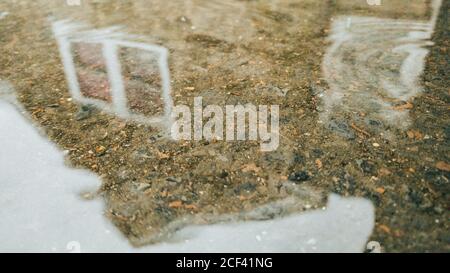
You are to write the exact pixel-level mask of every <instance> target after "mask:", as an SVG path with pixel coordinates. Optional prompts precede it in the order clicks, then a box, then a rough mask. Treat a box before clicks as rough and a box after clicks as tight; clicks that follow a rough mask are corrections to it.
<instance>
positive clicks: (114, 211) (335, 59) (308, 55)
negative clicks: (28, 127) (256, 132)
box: [0, 0, 450, 252]
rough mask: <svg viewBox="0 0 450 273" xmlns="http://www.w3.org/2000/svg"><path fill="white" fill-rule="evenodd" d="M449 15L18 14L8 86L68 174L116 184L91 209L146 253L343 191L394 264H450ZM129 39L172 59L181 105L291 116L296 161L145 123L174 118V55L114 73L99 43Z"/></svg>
mask: <svg viewBox="0 0 450 273" xmlns="http://www.w3.org/2000/svg"><path fill="white" fill-rule="evenodd" d="M438 2H439V1H408V3H407V4H405V3H404V1H390V2H389V3H386V4H384V3H383V4H382V5H381V6H379V7H378V6H370V5H367V4H366V3H365V1H351V0H337V1H312V0H311V1H310V0H304V1H289V0H284V1H281V0H280V1H227V2H225V3H223V1H171V2H167V1H153V2H152V4H151V5H150V4H149V3H148V1H82V4H81V5H80V6H69V5H66V4H64V3H62V4H61V3H58V4H56V3H54V2H50V1H34V2H32V3H30V2H28V1H5V2H2V3H1V4H0V11H5V12H7V13H2V15H0V18H1V19H0V53H1V54H0V79H1V80H2V81H8V82H9V84H10V85H11V88H9V89H8V90H15V94H16V97H17V101H18V102H19V104H20V105H21V106H22V107H24V109H25V110H26V113H27V115H28V116H29V117H31V119H32V120H33V121H35V123H36V124H37V126H38V127H39V128H42V129H43V130H44V131H45V134H46V135H47V136H48V137H49V139H50V140H52V141H53V142H54V143H56V144H57V145H58V146H59V147H60V148H61V149H63V150H64V151H66V153H67V155H66V158H67V163H68V164H70V165H71V166H73V167H76V168H83V169H88V170H91V171H93V172H95V173H97V174H98V175H99V176H100V177H101V179H102V186H101V189H100V190H99V191H98V193H94V194H91V195H88V196H89V197H90V198H92V197H94V196H95V195H98V196H99V197H102V198H103V199H104V200H105V202H106V207H107V208H106V210H105V214H106V216H107V217H108V218H109V219H110V220H111V221H112V222H113V223H114V224H115V225H116V226H117V227H118V228H119V229H120V231H121V232H122V233H123V234H124V235H125V236H127V237H128V239H129V240H130V242H131V243H132V244H134V245H135V246H141V245H145V244H150V243H155V242H160V241H164V240H166V239H167V237H170V235H171V234H172V233H173V232H174V231H176V230H178V229H180V228H182V227H185V226H186V225H189V224H206V223H210V224H212V223H217V222H223V221H225V222H226V221H230V220H238V219H239V220H268V219H273V218H279V217H282V216H286V215H290V214H292V213H297V212H302V211H309V210H314V209H317V208H320V207H323V206H324V205H325V204H326V202H327V201H326V199H327V196H329V193H331V192H334V193H337V194H339V195H341V196H356V197H364V198H367V199H369V200H371V201H372V202H373V204H374V206H375V212H376V219H375V228H374V230H373V234H372V236H371V240H375V241H378V242H380V244H381V246H382V247H383V249H384V250H385V251H388V252H399V251H433V252H434V251H448V250H449V249H448V248H449V245H450V244H449V243H450V241H449V239H450V238H449V232H448V225H449V223H448V216H449V214H448V209H449V203H448V201H449V198H448V192H449V187H448V185H449V181H448V179H449V172H450V167H449V162H450V159H449V147H450V146H449V145H448V144H449V143H448V141H449V133H450V132H449V81H448V76H447V73H446V72H447V69H448V58H449V56H448V26H449V24H448V8H449V1H443V3H442V7H441V8H440V9H433V5H432V4H433V3H434V4H436V3H438ZM433 10H435V11H436V15H437V14H438V12H439V11H440V15H439V17H437V16H436V19H437V20H436V23H435V22H434V21H433ZM30 18H33V20H30ZM64 19H66V20H67V19H68V20H69V21H61V20H64ZM58 24H59V26H61V25H62V26H63V27H55V26H58ZM83 24H84V25H83ZM115 25H121V26H123V28H122V29H120V30H119V29H107V30H105V28H108V27H111V26H115ZM385 28H386V29H385ZM94 29H97V30H95V31H94V32H92V31H93V30H94ZM98 29H103V30H100V31H99V30H98ZM433 30H435V31H433ZM58 31H63V34H61V32H58ZM64 31H66V32H64ZM64 33H66V34H64ZM67 33H69V34H67ZM80 33H81V34H80ZM100 35H103V36H100ZM112 36H113V37H114V39H115V40H116V41H115V42H114V43H112V42H110V40H111V37H112ZM61 37H62V38H67V39H69V40H70V42H73V43H74V46H73V48H71V49H70V50H69V53H68V54H69V55H70V57H71V58H70V59H73V66H71V65H68V63H66V62H64V55H63V54H62V52H64V48H62V47H63V46H62V44H63V45H64V43H61ZM99 37H100V38H99ZM342 37H347V38H346V39H341V38H342ZM430 38H431V40H432V41H433V42H434V45H431V43H430V41H429V40H430ZM340 39H341V40H340ZM72 40H73V41H72ZM117 40H118V41H119V42H123V41H132V42H133V43H134V44H133V46H135V47H136V45H156V46H158V47H161V48H166V49H167V50H168V60H167V61H168V70H169V71H170V80H171V81H170V85H171V97H170V98H171V99H172V100H173V104H175V105H178V104H186V105H192V104H193V99H194V97H198V96H202V97H203V103H204V105H207V104H217V105H227V104H228V105H229V104H232V105H234V104H238V103H241V104H244V103H253V104H254V105H273V104H277V105H279V106H280V135H281V138H280V146H279V148H278V149H277V150H276V151H273V152H261V151H260V149H259V148H260V146H259V143H257V142H255V141H240V142H224V141H183V142H174V141H171V140H169V139H167V137H165V134H164V126H161V124H153V123H151V124H150V125H149V124H148V123H145V122H142V121H146V120H148V118H151V117H158V118H160V117H161V116H162V117H164V111H165V110H167V105H168V104H167V98H164V96H161V97H159V96H158V95H157V94H158V92H163V91H161V90H164V88H165V87H166V88H167V82H166V85H165V84H164V80H163V79H164V78H166V77H165V76H164V75H163V73H159V74H158V73H157V71H161V66H159V68H158V65H162V64H161V63H159V61H158V60H160V59H158V56H155V54H146V52H142V51H140V50H135V49H133V48H131V49H130V47H126V48H120V50H118V51H117V52H114V51H109V52H110V53H111V52H113V53H117V54H115V55H114V54H112V55H113V56H117V61H118V62H120V63H121V64H122V71H121V72H122V76H123V78H122V77H117V76H116V77H114V75H115V74H114V73H115V72H114V67H116V66H114V62H113V61H111V60H114V58H111V57H108V56H112V55H108V54H105V53H102V51H101V49H100V48H99V45H98V44H99V43H100V44H101V46H102V45H103V46H111V44H117ZM101 46H100V47H101ZM427 49H429V51H430V52H427ZM411 56H413V57H411ZM159 57H160V56H159ZM105 59H106V60H109V61H107V63H105V62H104V60H105ZM421 60H423V62H421ZM108 62H109V63H108ZM422 64H423V67H421V66H422ZM163 66H164V65H163ZM70 67H73V68H74V69H73V70H70ZM163 70H164V69H163ZM68 71H69V72H68ZM71 72H72V74H71ZM116 72H117V71H116ZM422 72H423V75H422ZM70 75H72V77H71V76H70ZM74 75H75V76H74ZM111 75H113V77H112V78H108V77H111ZM73 76H74V77H73ZM118 78H121V79H122V82H123V86H125V87H126V88H124V89H123V90H122V91H123V93H121V92H117V90H119V91H120V88H117V86H121V85H120V83H117V82H116V80H117V79H118ZM73 79H76V81H75V82H76V83H77V84H75V85H72V86H71V85H70V83H71V82H72V83H73V82H74V81H73ZM115 79H116V80H115ZM71 80H72V81H71ZM161 82H162V83H161ZM76 91H79V93H77V92H76ZM76 94H81V95H82V96H80V97H77V96H76ZM117 94H119V95H120V94H122V95H124V97H125V98H126V101H127V102H128V104H123V102H124V101H125V100H119V99H116V98H117ZM85 97H89V98H91V99H95V101H94V102H92V101H91V100H83V99H80V98H85ZM143 97H145V98H151V100H143V99H142V98H143ZM336 98H338V99H342V100H340V101H339V100H336ZM149 101H151V104H148V102H149ZM123 106H124V107H123ZM124 109H130V112H128V110H127V111H124ZM130 113H131V114H130ZM135 114H136V115H135ZM158 118H157V119H155V120H159V119H158ZM160 123H164V122H160ZM162 125H164V124H162ZM30 151H32V150H31V149H30ZM30 183H31V181H30ZM92 195H94V196H92ZM323 224H324V225H326V224H327V223H323Z"/></svg>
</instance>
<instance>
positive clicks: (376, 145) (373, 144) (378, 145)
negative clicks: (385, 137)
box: [372, 142, 380, 148]
mask: <svg viewBox="0 0 450 273" xmlns="http://www.w3.org/2000/svg"><path fill="white" fill-rule="evenodd" d="M372 146H373V147H375V148H378V147H380V144H378V143H376V142H375V143H372Z"/></svg>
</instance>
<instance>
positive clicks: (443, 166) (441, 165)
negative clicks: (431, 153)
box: [436, 161, 450, 172]
mask: <svg viewBox="0 0 450 273" xmlns="http://www.w3.org/2000/svg"><path fill="white" fill-rule="evenodd" d="M436 168H437V169H439V170H441V171H446V172H450V164H448V163H445V162H444V161H439V162H438V163H436Z"/></svg>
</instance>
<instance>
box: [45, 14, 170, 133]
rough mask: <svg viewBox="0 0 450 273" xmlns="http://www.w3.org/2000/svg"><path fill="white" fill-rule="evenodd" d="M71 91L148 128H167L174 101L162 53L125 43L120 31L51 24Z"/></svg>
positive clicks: (158, 48)
mask: <svg viewBox="0 0 450 273" xmlns="http://www.w3.org/2000/svg"><path fill="white" fill-rule="evenodd" d="M53 32H54V34H55V36H56V39H57V41H58V45H59V50H60V54H61V58H62V62H63V65H64V70H65V74H66V78H67V81H68V85H69V90H70V93H71V95H72V97H73V98H74V99H75V100H76V101H78V102H81V103H84V104H93V105H96V106H97V107H99V108H101V109H103V110H105V111H108V112H110V113H114V114H116V115H117V116H119V117H121V118H124V119H131V120H135V121H138V122H141V123H145V124H150V125H164V126H167V125H168V124H170V122H168V121H169V119H170V113H171V110H172V104H173V102H172V98H171V95H170V73H169V68H168V63H167V62H168V60H167V59H168V51H167V49H166V48H164V47H161V46H156V45H151V44H146V43H140V42H133V41H127V40H126V39H127V38H132V36H127V35H125V34H123V33H121V32H119V31H118V28H115V27H112V28H106V29H94V30H87V28H86V26H85V25H82V24H77V23H73V22H69V21H57V22H54V23H53Z"/></svg>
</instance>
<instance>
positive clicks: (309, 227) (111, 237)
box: [0, 82, 374, 252]
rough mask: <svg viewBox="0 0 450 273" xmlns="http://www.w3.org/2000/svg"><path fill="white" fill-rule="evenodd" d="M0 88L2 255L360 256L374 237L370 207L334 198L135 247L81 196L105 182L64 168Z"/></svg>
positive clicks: (98, 203)
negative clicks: (280, 214)
mask: <svg viewBox="0 0 450 273" xmlns="http://www.w3.org/2000/svg"><path fill="white" fill-rule="evenodd" d="M0 90H1V93H0V126H1V127H2V134H1V135H0V143H2V146H3V147H2V153H1V155H0V173H1V176H2V179H1V180H0V181H1V182H0V186H1V188H2V191H1V193H0V207H1V209H0V218H1V219H2V225H1V226H0V240H1V241H2V244H1V246H0V251H1V252H10V251H26V252H46V251H54V252H79V251H81V252H95V251H105V252H180V251H181V252H223V251H237V252H264V251H275V252H360V251H363V250H364V249H365V244H366V242H367V240H368V238H369V236H370V234H371V232H372V229H373V226H374V207H373V205H372V203H371V202H369V201H368V200H365V199H361V198H342V197H339V196H337V195H331V196H330V197H329V201H328V205H327V208H326V209H325V208H324V209H318V210H313V211H309V212H306V213H300V214H294V215H291V216H288V217H284V218H278V219H274V220H268V221H250V222H236V223H227V224H216V225H209V226H191V227H187V228H184V229H182V230H181V231H179V232H177V233H175V234H174V236H173V237H172V238H171V240H170V241H171V242H173V243H160V244H155V245H152V246H148V247H143V248H133V247H132V246H131V245H130V244H129V243H128V241H127V240H126V238H124V237H123V236H122V235H121V234H120V233H119V232H118V231H117V230H116V228H115V227H114V226H113V225H112V224H111V223H110V222H109V221H108V220H107V219H106V217H105V216H104V215H103V213H102V211H103V210H104V205H103V201H102V200H101V199H100V198H95V199H93V200H84V199H83V198H82V197H81V194H82V193H86V192H88V193H89V192H95V190H96V188H97V187H98V186H99V185H100V181H99V178H98V177H97V176H95V175H94V174H93V173H90V172H88V171H84V170H75V169H71V168H69V167H67V166H65V165H64V152H62V151H60V150H58V149H57V148H55V147H54V145H53V144H51V143H50V142H49V141H47V140H46V139H45V138H44V137H43V136H41V135H40V133H39V132H38V131H37V130H36V129H35V128H34V127H33V126H32V125H31V124H30V123H29V122H28V121H27V120H26V119H25V118H24V117H23V116H22V115H21V114H20V112H19V111H18V110H17V108H16V107H15V106H13V105H12V104H11V103H9V102H6V101H4V100H3V99H4V95H5V94H10V93H11V91H12V89H11V88H10V87H8V85H6V84H5V83H4V82H2V85H1V86H0ZM17 166H21V167H20V168H17ZM11 211H14V213H10V212H11ZM24 238H26V240H24Z"/></svg>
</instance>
